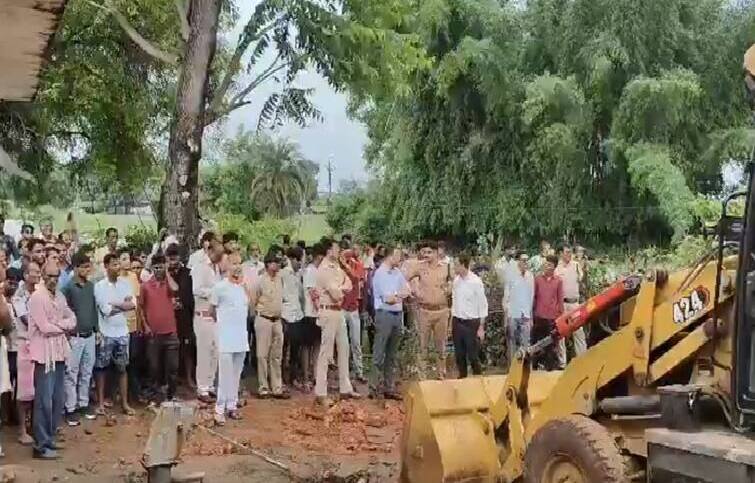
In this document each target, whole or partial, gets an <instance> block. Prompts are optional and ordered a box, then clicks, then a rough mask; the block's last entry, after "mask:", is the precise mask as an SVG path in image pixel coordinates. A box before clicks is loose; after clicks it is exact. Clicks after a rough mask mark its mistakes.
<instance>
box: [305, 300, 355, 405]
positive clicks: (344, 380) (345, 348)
mask: <svg viewBox="0 0 755 483" xmlns="http://www.w3.org/2000/svg"><path fill="white" fill-rule="evenodd" d="M317 324H318V325H319V326H320V328H321V329H322V335H321V338H320V354H318V356H317V368H316V370H315V396H320V397H323V396H327V395H328V364H329V363H330V360H331V359H332V358H333V348H334V347H338V390H339V391H340V392H341V393H342V394H350V393H352V392H354V388H353V387H352V385H351V380H350V379H349V335H348V333H347V329H346V320H345V319H344V317H343V312H342V311H340V310H327V309H323V310H320V315H319V318H318V319H317Z"/></svg>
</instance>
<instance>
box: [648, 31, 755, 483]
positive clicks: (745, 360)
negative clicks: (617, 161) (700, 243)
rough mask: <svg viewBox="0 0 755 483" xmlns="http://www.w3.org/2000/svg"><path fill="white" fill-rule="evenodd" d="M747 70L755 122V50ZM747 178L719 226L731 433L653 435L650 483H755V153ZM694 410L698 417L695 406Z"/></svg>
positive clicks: (746, 62)
mask: <svg viewBox="0 0 755 483" xmlns="http://www.w3.org/2000/svg"><path fill="white" fill-rule="evenodd" d="M743 70H744V84H745V89H746V94H747V100H748V102H749V105H750V109H751V110H752V112H753V116H755V45H753V46H752V47H750V48H749V49H748V50H747V52H746V54H745V57H744V65H743ZM753 119H754V122H755V117H754V118H753ZM746 178H747V188H746V189H745V190H744V191H741V192H738V193H734V194H732V195H730V196H729V197H728V198H727V199H726V200H725V201H724V203H723V211H722V216H721V220H720V222H719V225H718V243H719V254H718V255H719V256H718V261H719V270H718V272H719V273H721V262H722V260H723V252H724V250H725V249H729V248H733V250H734V251H737V252H738V259H739V262H738V264H737V266H738V269H737V279H736V294H737V297H736V301H735V311H734V321H733V324H731V322H732V321H726V320H725V319H726V316H725V315H724V314H718V318H719V320H721V319H723V320H724V325H729V324H730V325H731V326H732V327H731V330H732V331H733V339H732V346H733V347H732V349H733V353H732V361H731V363H732V366H733V367H732V369H733V370H732V376H731V401H729V403H730V405H731V412H730V414H729V415H728V416H727V419H728V426H729V427H730V429H729V428H726V429H714V428H710V429H708V430H700V428H697V429H696V430H692V431H690V430H689V429H690V428H687V430H682V431H678V430H675V429H671V428H656V429H650V430H648V431H647V432H646V435H645V436H646V440H647V444H648V460H647V479H648V481H649V482H651V483H656V482H658V483H660V482H665V481H674V482H680V483H686V482H719V481H726V482H727V483H745V482H755V148H754V149H753V151H752V157H751V159H750V160H749V163H748V165H747V169H746ZM737 200H739V201H740V202H741V201H742V200H745V212H744V217H741V216H736V215H733V214H731V211H732V210H731V209H730V207H731V205H732V202H735V201H737ZM719 281H720V279H719V280H717V285H718V282H719ZM715 312H716V313H717V311H715ZM672 391H673V389H672ZM682 396H684V394H682ZM689 410H690V412H694V410H693V408H692V403H691V402H690V407H689ZM732 429H733V431H732Z"/></svg>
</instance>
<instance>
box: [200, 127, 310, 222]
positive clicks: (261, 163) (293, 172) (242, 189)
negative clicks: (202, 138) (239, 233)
mask: <svg viewBox="0 0 755 483" xmlns="http://www.w3.org/2000/svg"><path fill="white" fill-rule="evenodd" d="M219 157H220V158H221V159H220V160H218V161H217V162H215V163H214V164H213V165H212V166H210V167H208V168H207V169H205V171H204V173H203V181H202V191H203V199H204V204H205V207H206V209H209V210H212V211H219V212H224V213H236V214H240V215H243V216H244V217H246V218H247V219H248V220H249V221H253V220H257V219H259V218H260V217H262V216H265V215H269V216H272V217H275V218H284V217H287V216H290V215H293V214H295V213H298V212H299V210H300V208H301V207H302V206H303V204H304V203H305V202H307V201H311V200H313V199H314V198H315V197H316V195H317V190H316V187H317V171H318V169H319V167H318V166H317V164H315V163H314V162H312V161H309V160H307V159H304V158H303V157H302V155H301V153H300V152H299V149H298V147H297V146H296V145H295V144H293V143H291V142H290V141H287V140H283V139H274V138H272V137H270V136H268V135H264V134H261V133H254V132H250V131H241V130H240V131H239V132H238V134H237V135H236V137H235V138H233V139H231V140H228V141H226V142H225V143H224V144H223V146H222V147H221V153H220V154H219Z"/></svg>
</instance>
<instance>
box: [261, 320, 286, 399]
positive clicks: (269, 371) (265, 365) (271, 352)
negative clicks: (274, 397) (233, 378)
mask: <svg viewBox="0 0 755 483" xmlns="http://www.w3.org/2000/svg"><path fill="white" fill-rule="evenodd" d="M254 333H255V337H256V338H257V379H258V382H259V392H260V393H264V392H271V391H272V393H273V394H280V393H281V392H282V391H283V380H282V379H281V361H282V360H283V321H282V320H280V319H278V320H277V321H275V322H273V321H271V320H270V319H266V318H265V317H262V316H261V315H258V316H257V317H255V319H254Z"/></svg>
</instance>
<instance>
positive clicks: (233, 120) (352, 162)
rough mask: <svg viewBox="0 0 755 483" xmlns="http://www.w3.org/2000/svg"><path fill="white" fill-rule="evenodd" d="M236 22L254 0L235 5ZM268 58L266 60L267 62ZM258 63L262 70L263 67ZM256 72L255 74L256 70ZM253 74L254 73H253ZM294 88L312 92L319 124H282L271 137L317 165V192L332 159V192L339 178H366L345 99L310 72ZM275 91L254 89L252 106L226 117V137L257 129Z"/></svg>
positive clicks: (358, 127)
mask: <svg viewBox="0 0 755 483" xmlns="http://www.w3.org/2000/svg"><path fill="white" fill-rule="evenodd" d="M239 4H240V5H239V10H240V23H242V24H243V23H246V21H247V20H248V19H249V17H250V15H251V13H252V11H253V10H254V6H255V5H256V4H257V1H256V0H255V1H252V2H239ZM237 38H238V32H234V33H233V35H232V40H231V42H232V43H233V45H235V44H236V39H237ZM270 60H272V57H270V58H269V59H267V62H268V63H269V62H270ZM264 61H265V59H263V60H262V67H261V68H264V66H265V65H266V64H265V63H264ZM258 72H259V71H258ZM255 74H256V73H255ZM297 85H298V87H311V88H314V89H315V93H314V95H313V97H312V100H313V102H314V104H315V105H316V106H317V108H318V109H319V110H320V111H321V112H322V115H323V120H322V121H321V122H316V121H313V122H312V123H311V125H310V126H308V127H306V128H299V127H298V126H297V125H295V124H291V123H289V124H286V125H285V126H283V127H282V128H280V129H278V130H276V131H275V132H274V133H273V135H275V136H284V137H287V138H288V139H291V140H292V141H295V142H296V143H298V144H299V146H300V148H301V152H302V154H303V155H304V157H306V158H307V159H310V160H312V161H315V162H316V163H318V164H319V165H320V175H319V189H320V190H321V191H327V189H328V174H327V170H326V166H327V163H328V158H329V157H330V156H332V157H333V166H334V172H333V190H334V191H335V190H336V189H337V188H338V181H339V180H341V179H356V180H360V181H363V180H365V179H366V177H367V175H366V174H365V168H364V160H363V157H362V154H363V148H364V145H365V143H366V140H367V135H366V129H365V127H364V126H363V125H362V124H361V123H358V122H356V121H354V120H352V119H350V118H349V117H348V115H347V114H346V104H347V100H346V96H345V95H344V94H343V93H338V92H335V91H334V90H333V89H332V88H331V87H330V86H329V85H328V83H327V82H326V81H325V79H323V78H322V77H321V76H320V75H318V74H317V73H314V72H307V73H305V74H301V75H300V77H299V79H298V82H297ZM276 90H278V86H276V84H275V82H274V81H270V82H269V83H268V84H266V85H263V86H261V87H260V88H258V89H257V90H256V91H255V92H256V94H255V95H254V97H253V99H254V101H255V102H254V103H252V104H250V105H248V106H245V107H242V108H240V109H238V110H236V111H235V112H233V113H232V114H231V115H230V119H229V120H228V122H227V123H226V124H225V126H224V129H225V132H226V134H227V135H228V136H233V135H235V133H236V131H237V129H238V128H239V126H241V125H244V126H245V127H246V128H247V129H256V128H257V119H258V117H259V113H260V109H261V108H262V105H263V103H264V102H265V100H266V99H267V98H268V96H269V95H270V94H271V93H272V92H275V91H276Z"/></svg>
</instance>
